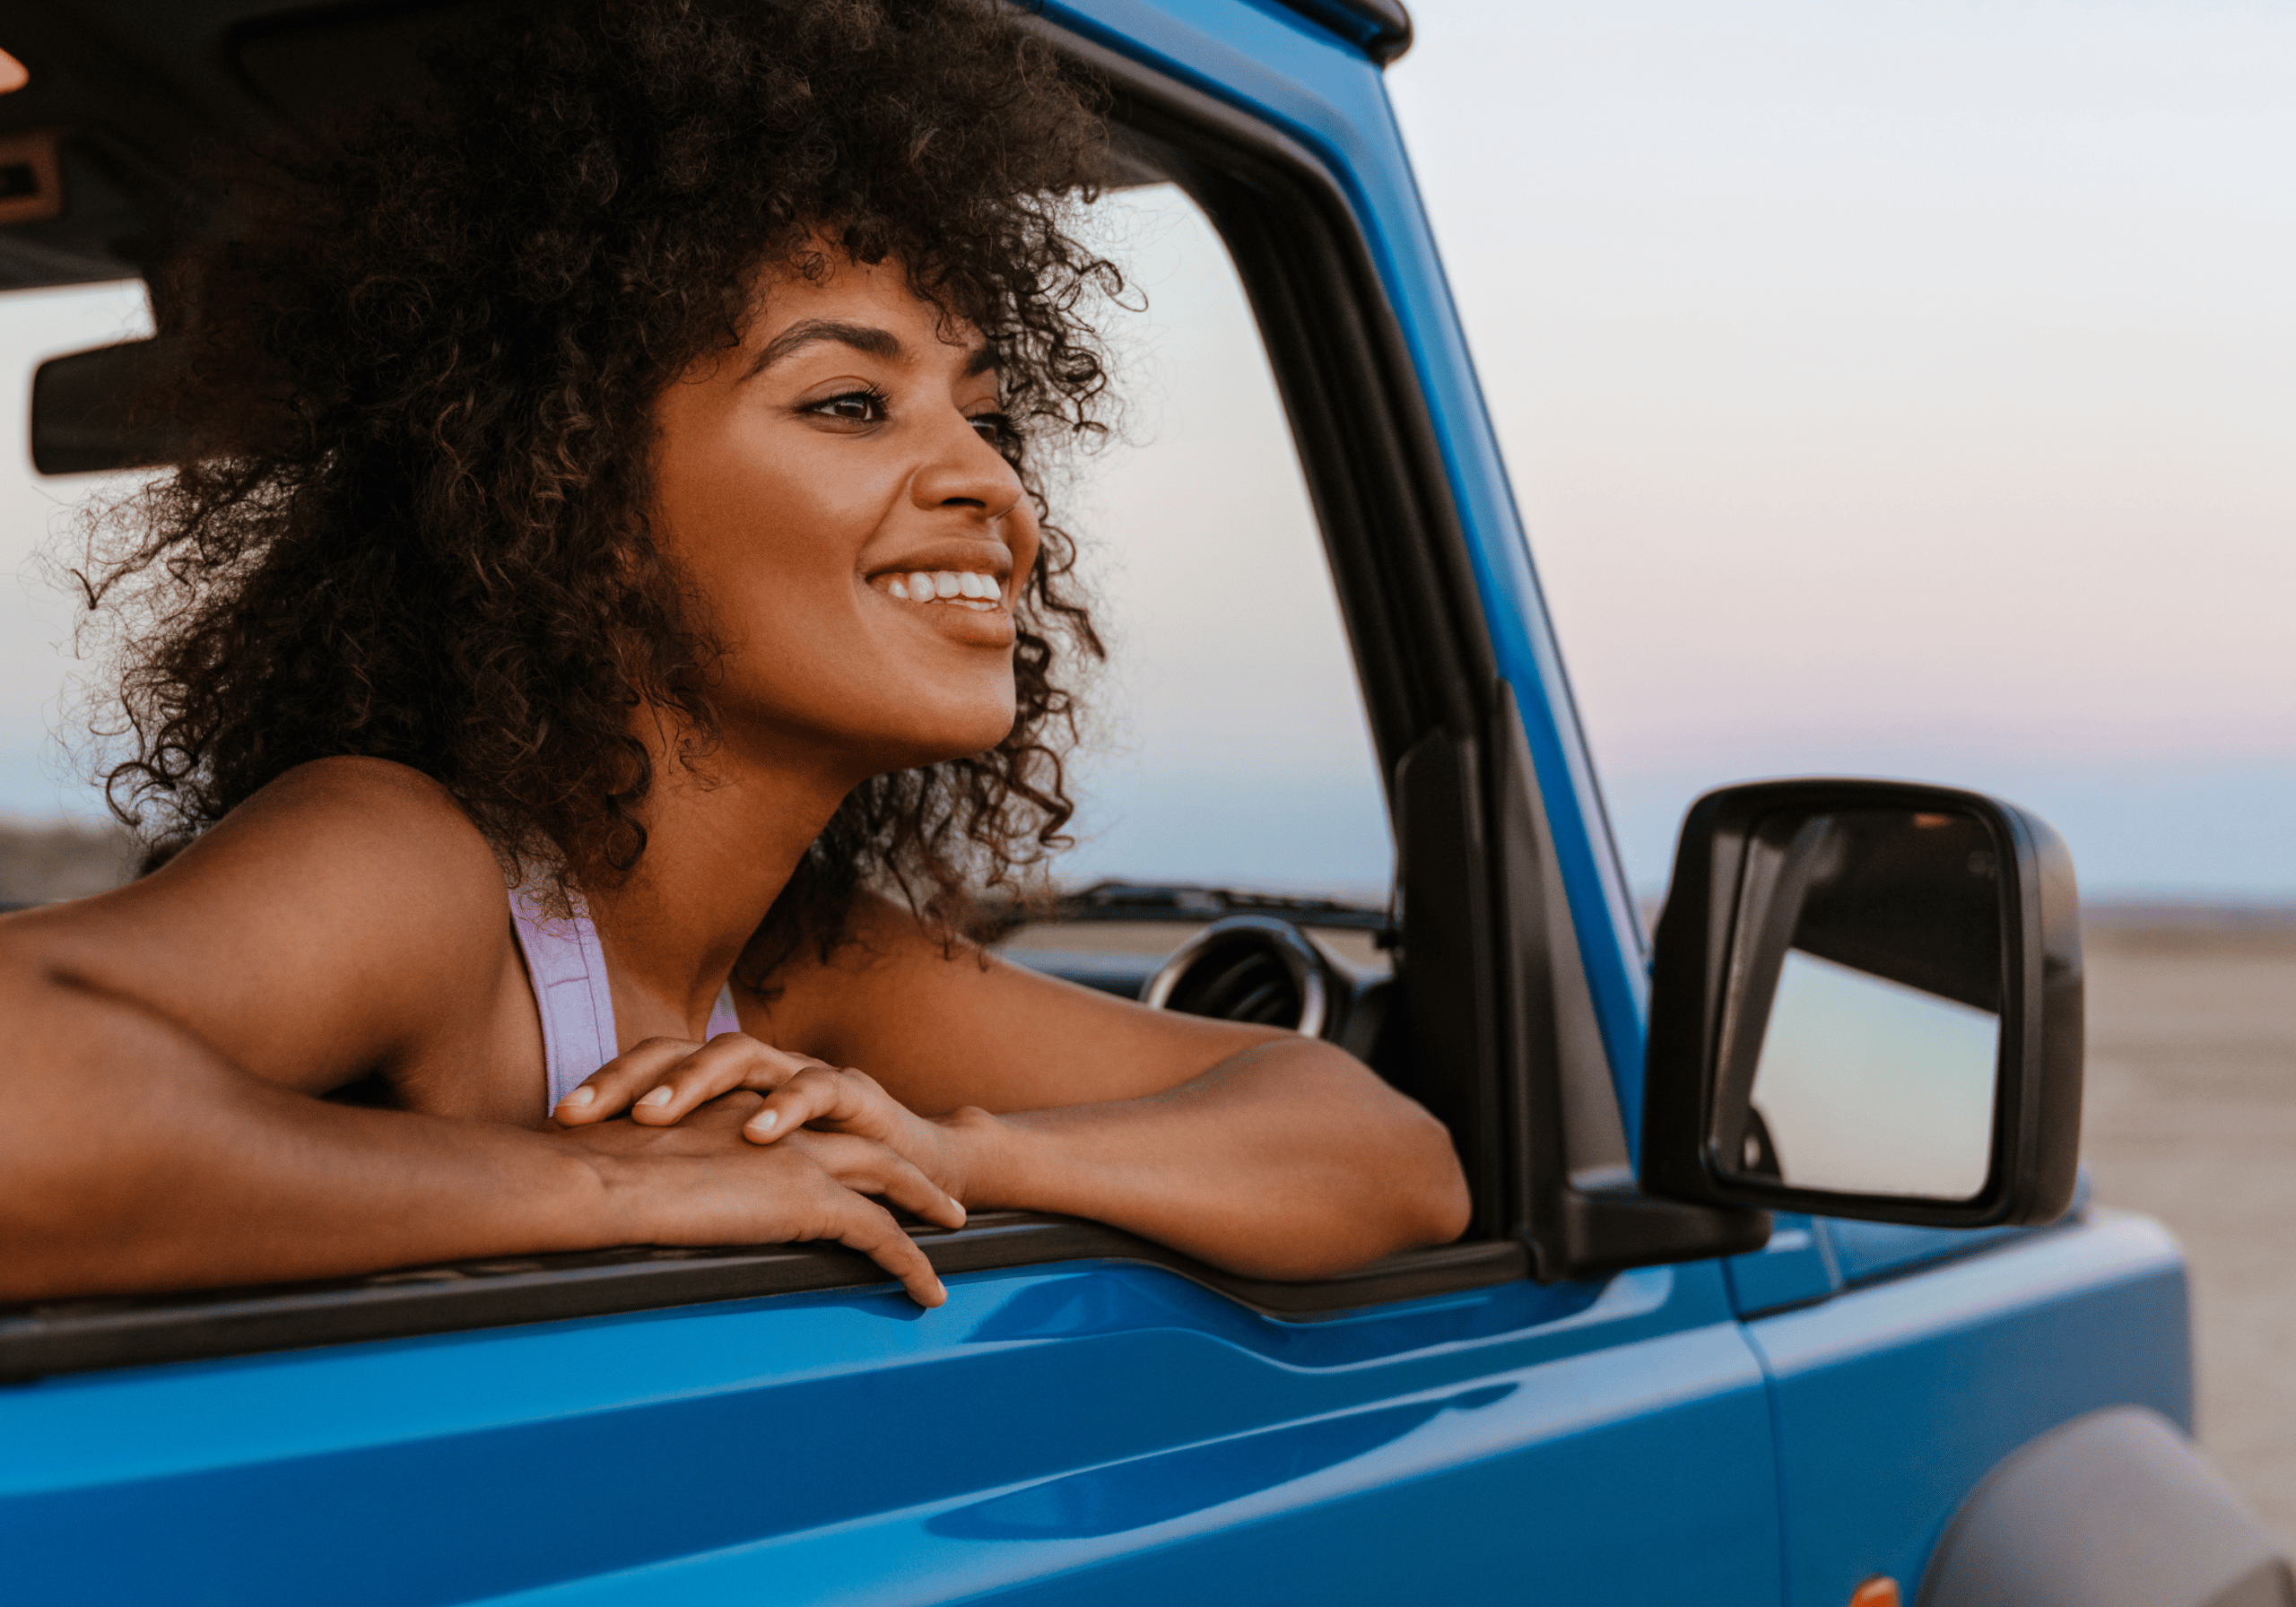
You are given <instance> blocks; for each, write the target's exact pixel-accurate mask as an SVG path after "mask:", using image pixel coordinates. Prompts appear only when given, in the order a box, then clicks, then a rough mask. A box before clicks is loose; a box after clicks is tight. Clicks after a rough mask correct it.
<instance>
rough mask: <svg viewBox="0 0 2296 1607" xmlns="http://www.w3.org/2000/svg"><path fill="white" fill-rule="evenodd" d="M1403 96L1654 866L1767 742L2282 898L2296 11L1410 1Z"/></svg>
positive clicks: (2291, 678) (1536, 545) (2285, 874)
mask: <svg viewBox="0 0 2296 1607" xmlns="http://www.w3.org/2000/svg"><path fill="white" fill-rule="evenodd" d="M1412 9H1413V14H1414V15H1415V16H1416V18H1417V20H1418V23H1419V42H1418V44H1417V45H1416V47H1415V48H1413V52H1412V53H1411V55H1409V56H1406V57H1405V59H1404V60H1403V61H1402V62H1401V63H1399V64H1397V65H1396V66H1395V67H1393V68H1391V69H1390V71H1389V74H1388V76H1389V83H1390V88H1391V92H1392V93H1393V95H1394V97H1395V99H1396V103H1397V106H1398V109H1399V113H1400V116H1401V118H1402V122H1403V126H1404V130H1405V136H1406V138H1407V140H1408V141H1409V143H1410V144H1411V147H1412V151H1413V159H1414V162H1415V165H1416V167H1417V170H1418V174H1419V179H1420V184H1421V187H1422V191H1423V192H1424V195H1425V196H1426V200H1427V204H1428V206H1429V208H1430V211H1431V213H1432V215H1433V218H1434V222H1435V228H1436V233H1437V237H1438V239H1439V242H1440V244H1441V247H1442V249H1443V252H1444V256H1445V259H1446V264H1447V266H1448V272H1449V274H1450V277H1451V282H1452V286H1453V289H1454V291H1455V292H1456V293H1457V297H1458V299H1459V301H1460V303H1461V305H1462V307H1463V309H1464V312H1465V320H1466V325H1467V330H1468V334H1469V337H1470V339H1471V341H1472V343H1473V345H1474V352H1475V356H1476V360H1477V363H1478V366H1479V369H1480V372H1481V376H1482V379H1483V387H1484V390H1485V393H1486V394H1487V395H1488V396H1489V398H1490V401H1491V404H1492V409H1493V412H1494V413H1495V415H1496V417H1497V420H1498V423H1499V430H1500V437H1501V439H1502V441H1503V443H1504V446H1505V449H1506V452H1507V455H1508V458H1509V468H1510V471H1511V473H1512V475H1513V478H1514V482H1515V490H1516V494H1517V497H1518V500H1519V502H1520V504H1521V507H1522V509H1523V513H1524V517H1525V519H1526V523H1527V524H1528V526H1529V527H1530V532H1531V542H1532V549H1533V552H1534V554H1535V559H1536V560H1537V563H1538V567H1539V571H1540V574H1541V577H1542V579H1543V581H1544V585H1545V586H1546V587H1547V590H1548V593H1549V598H1550V603H1551V604H1552V608H1553V610H1554V612H1555V614H1556V616H1557V620H1558V622H1559V628H1560V631H1561V639H1562V646H1563V649H1564V653H1565V656H1566V659H1567V662H1568V663H1569V665H1570V672H1571V674H1572V677H1573V680H1574V682H1575V683H1576V688H1577V691H1578V698H1579V701H1580V704H1581V707H1582V709H1583V712H1584V715H1585V717H1586V719H1587V725H1588V726H1589V728H1590V730H1591V732H1592V734H1593V738H1594V743H1595V750H1596V759H1597V761H1598V764H1599V765H1600V768H1601V769H1602V772H1603V775H1604V777H1605V785H1606V787H1607V789H1608V791H1609V794H1610V796H1611V800H1612V803H1613V813H1614V814H1615V816H1616V817H1617V819H1618V821H1619V825H1620V827H1621V836H1622V839H1623V841H1624V844H1625V848H1626V852H1627V858H1628V862H1629V865H1630V868H1631V872H1632V873H1633V875H1634V879H1635V880H1636V882H1638V884H1640V885H1642V886H1645V887H1653V886H1656V885H1657V884H1659V883H1661V882H1663V878H1664V874H1665V864H1666V861H1667V857H1668V856H1669V854H1670V852H1671V840H1670V838H1671V833H1672V830H1673V828H1674V823H1675V822H1676V821H1678V820H1679V817H1680V813H1681V811H1682V808H1683V806H1684V805H1685V804H1686V803H1688V801H1689V799H1690V798H1691V797H1692V795H1694V794H1695V792H1696V791H1698V790H1699V789H1700V788H1701V787H1702V786H1707V785H1710V784H1712V783H1715V782H1718V781H1722V780H1726V779H1731V778H1735V777H1743V776H1747V775H1754V774H1776V773H1803V772H1810V771H1824V770H1841V771H1848V772H1853V773H1864V774H1876V773H1894V774H1910V775H1917V776H1922V777H1929V778H1934V779H1937V780H1941V781H1948V782H1956V783H1961V784H1966V785H1971V786H1979V787H1981V788H1985V789H1987V790H1992V791H1997V792H2000V793H2002V794H2004V795H2007V796H2010V797H2012V798H2013V799H2015V800H2016V801H2018V802H2020V803H2025V804H2027V805H2028V806H2030V807H2032V808H2035V809H2037V810H2038V811H2039V812H2041V813H2042V814H2043V815H2044V816H2047V817H2048V818H2050V819H2051V820H2053V821H2055V823H2056V824H2057V826H2058V828H2059V829H2060V830H2062V831H2064V832H2065V834H2066V837H2067V838H2068V839H2069V840H2070V841H2071V842H2072V845H2073V847H2074V855H2075V858H2076V861H2077V862H2078V863H2079V864H2080V865H2081V867H2082V870H2083V874H2084V880H2085V881H2086V882H2087V884H2088V885H2089V886H2090V887H2091V888H2092V890H2104V891H2112V890H2120V891H2128V892H2135V891H2146V890H2150V891H2156V892H2215V893H2231V894H2239V893H2257V894H2275V895H2278V896H2281V897H2286V896H2289V895H2291V894H2296V624H2292V614H2296V95H2292V94H2291V93H2290V92H2289V85H2290V84H2291V83H2292V82H2296V7H2291V6H2289V5H2287V4H2284V3H2274V4H2238V3H2222V0H2174V3H2173V4H2169V3H2162V0H2141V3H2140V0H2022V3H2021V4H1999V3H1998V0H1987V3H1983V4H1980V3H1978V0H1859V3H1857V4H1839V0H1835V3H1830V4H1818V3H1816V0H1732V4H1728V5H1726V6H1718V5H1713V4H1693V3H1691V0H1605V3H1604V4H1600V5H1587V4H1556V3H1553V0H1419V3H1418V4H1414V5H1413V8H1412Z"/></svg>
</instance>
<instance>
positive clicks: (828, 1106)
mask: <svg viewBox="0 0 2296 1607" xmlns="http://www.w3.org/2000/svg"><path fill="white" fill-rule="evenodd" d="M809 1124H818V1125H821V1126H823V1127H829V1128H833V1129H835V1130H836V1131H838V1132H841V1133H857V1134H860V1135H861V1136H862V1137H864V1138H874V1139H878V1140H881V1141H882V1140H883V1139H886V1138H890V1137H891V1135H892V1131H893V1124H894V1111H893V1104H892V1097H891V1095H890V1094H888V1093H886V1092H885V1090H883V1089H882V1088H880V1087H879V1086H878V1085H877V1080H876V1079H875V1078H874V1077H872V1076H870V1075H869V1074H868V1073H865V1072H857V1071H855V1070H853V1069H852V1068H851V1067H849V1066H848V1067H846V1068H845V1069H844V1070H842V1071H840V1070H838V1069H836V1068H834V1067H831V1066H827V1065H823V1064H821V1063H820V1062H819V1061H815V1062H813V1063H812V1064H811V1065H809V1066H808V1067H807V1068H806V1069H805V1070H804V1071H801V1072H799V1073H797V1074H796V1076H794V1077H791V1078H790V1079H788V1081H785V1082H783V1083H782V1084H781V1085H780V1087H778V1089H776V1090H774V1091H772V1092H771V1093H769V1094H768V1095H766V1098H765V1104H764V1105H763V1106H762V1107H761V1108H760V1109H759V1110H758V1113H757V1114H756V1115H755V1116H752V1117H750V1119H749V1121H748V1122H747V1123H746V1124H745V1125H744V1126H743V1128H742V1136H744V1138H747V1139H749V1140H750V1141H752V1142H754V1143H761V1144H763V1143H771V1142H773V1141H774V1140H775V1139H777V1138H778V1137H780V1136H781V1135H782V1134H785V1133H794V1132H796V1130H797V1129H798V1128H800V1127H803V1126H805V1125H809Z"/></svg>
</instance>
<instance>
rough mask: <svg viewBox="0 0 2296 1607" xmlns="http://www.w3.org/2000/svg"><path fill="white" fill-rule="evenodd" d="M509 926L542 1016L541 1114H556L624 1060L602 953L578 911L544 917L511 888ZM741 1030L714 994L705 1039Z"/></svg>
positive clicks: (730, 998) (728, 995)
mask: <svg viewBox="0 0 2296 1607" xmlns="http://www.w3.org/2000/svg"><path fill="white" fill-rule="evenodd" d="M510 925H511V929H512V930H513V931H515V932H516V933H517V937H518V951H519V952H520V953H522V954H524V955H525V956H526V976H527V977H528V979H529V980H530V981H532V982H533V984H534V990H535V1010H536V1012H539V1014H540V1015H541V1017H542V1051H543V1060H544V1064H545V1065H546V1067H547V1068H548V1072H549V1078H550V1089H549V1094H548V1096H547V1098H548V1103H546V1104H545V1105H544V1107H543V1108H544V1110H545V1111H551V1110H555V1109H557V1108H558V1102H559V1101H560V1100H561V1099H564V1098H565V1097H566V1096H567V1095H568V1094H570V1093H572V1092H573V1091H574V1090H575V1089H576V1088H578V1087H579V1086H580V1085H581V1082H582V1081H583V1079H584V1078H586V1077H587V1076H588V1075H589V1074H590V1073H592V1072H595V1071H596V1070H597V1069H598V1068H599V1067H600V1066H602V1065H604V1064H605V1063H606V1062H607V1061H609V1060H612V1059H613V1057H614V1056H615V1055H618V1054H620V1053H621V1041H620V1039H619V1038H616V1037H615V1035H614V1028H613V989H612V988H611V987H610V986H608V985H607V981H606V957H605V951H604V950H603V949H601V948H599V947H598V929H597V927H596V926H595V925H592V924H591V922H590V917H589V916H587V915H585V914H583V913H582V912H581V911H580V910H576V911H575V912H574V913H573V914H572V915H571V916H567V917H565V918H563V919H560V918H557V917H554V916H547V915H544V913H543V911H542V910H541V908H538V907H537V906H536V905H535V902H534V900H533V899H529V898H527V897H526V894H524V893H522V892H520V891H519V890H517V889H516V888H512V889H511V890H510ZM740 1030H741V1021H740V1019H739V1018H738V1017H737V1016H736V1015H735V1013H734V990H733V987H732V986H731V985H730V984H729V985H727V986H726V987H723V988H721V989H719V990H718V1003H717V1004H716V1005H715V1006H714V1007H713V1008H712V1009H711V1010H710V1012H709V1037H711V1038H715V1037H717V1036H718V1034H719V1033H721V1032H738V1031H740Z"/></svg>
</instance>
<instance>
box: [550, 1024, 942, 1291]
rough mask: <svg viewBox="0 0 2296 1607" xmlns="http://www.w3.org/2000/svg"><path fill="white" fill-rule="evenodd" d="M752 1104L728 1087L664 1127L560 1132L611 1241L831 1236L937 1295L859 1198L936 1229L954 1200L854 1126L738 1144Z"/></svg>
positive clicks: (925, 1271) (898, 1236)
mask: <svg viewBox="0 0 2296 1607" xmlns="http://www.w3.org/2000/svg"><path fill="white" fill-rule="evenodd" d="M728 1036H732V1035H730V1034H729V1035H728ZM718 1041H720V1042H722V1041H724V1040H723V1039H720V1040H718ZM687 1047H688V1048H689V1050H691V1047H692V1046H691V1045H688V1046H687ZM757 1047H763V1046H762V1045H759V1046H757ZM635 1052H636V1051H632V1053H633V1054H634V1053H635ZM623 1058H624V1059H627V1058H628V1056H627V1055H625V1056H623ZM614 1064H619V1063H614ZM608 1069H611V1066H609V1068H608ZM600 1102H602V1101H593V1103H594V1104H596V1103H600ZM760 1103H761V1100H760V1099H759V1097H758V1096H757V1095H756V1094H754V1093H747V1092H735V1093H732V1094H727V1095H725V1096H722V1097H720V1098H718V1099H709V1100H707V1101H706V1102H704V1103H703V1104H702V1105H701V1106H700V1108H699V1109H691V1108H689V1109H688V1110H687V1111H685V1112H682V1114H686V1115H687V1116H688V1119H687V1120H685V1121H684V1122H683V1123H682V1124H680V1125H674V1126H670V1127H668V1128H667V1129H666V1130H665V1127H664V1125H663V1124H664V1123H665V1122H670V1121H674V1120H675V1118H674V1117H659V1118H657V1120H656V1122H655V1123H654V1124H653V1125H648V1126H639V1125H634V1124H632V1123H629V1122H605V1123H595V1122H594V1123H590V1124H587V1125H583V1126H581V1127H578V1128H576V1129H574V1130H573V1131H570V1132H569V1133H568V1134H566V1137H567V1140H568V1141H569V1142H571V1143H573V1144H574V1145H575V1146H576V1147H577V1148H578V1149H579V1150H580V1151H581V1152H582V1154H583V1158H584V1159H585V1160H589V1161H590V1162H591V1163H592V1165H593V1166H594V1167H596V1168H597V1171H598V1174H599V1176H600V1178H601V1179H602V1180H603V1181H604V1184H605V1185H606V1194H607V1205H608V1215H609V1218H610V1219H611V1220H613V1221H614V1223H615V1238H614V1242H616V1243H630V1244H664V1245H723V1244H784V1243H795V1242H797V1241H799V1240H804V1239H831V1240H835V1241H836V1242H837V1243H839V1244H841V1245H844V1246H846V1247H848V1248H850V1249H855V1250H858V1251H860V1252H861V1253H862V1254H863V1255H866V1256H868V1257H869V1259H870V1260H872V1261H874V1262H875V1263H876V1264H878V1265H879V1266H882V1267H883V1268H884V1269H885V1271H887V1272H888V1273H891V1274H892V1275H893V1276H894V1277H896V1278H898V1279H900V1281H901V1283H902V1285H903V1287H905V1288H906V1289H907V1290H909V1295H910V1298H912V1299H915V1300H916V1301H917V1303H918V1305H920V1306H938V1305H940V1304H941V1303H942V1301H944V1300H945V1299H947V1298H948V1295H947V1291H946V1290H944V1289H943V1288H942V1286H941V1280H940V1278H939V1277H938V1276H937V1275H936V1274H935V1273H934V1271H933V1266H932V1264H931V1263H930V1262H929V1261H927V1260H926V1256H925V1252H924V1251H923V1250H921V1249H919V1248H918V1245H917V1241H916V1240H914V1239H912V1238H909V1235H908V1233H907V1232H905V1231H904V1230H903V1229H902V1228H901V1226H900V1223H899V1222H897V1221H896V1220H893V1217H892V1214H891V1212H888V1211H887V1210H886V1209H885V1208H884V1207H883V1205H880V1204H878V1203H875V1201H874V1200H871V1199H865V1198H864V1197H863V1196H864V1195H875V1196H877V1197H878V1198H881V1199H883V1200H887V1201H890V1202H891V1203H893V1204H895V1205H898V1206H900V1207H901V1208H902V1209H903V1210H905V1211H909V1212H914V1213H915V1214H916V1215H918V1216H920V1217H923V1218H924V1219H925V1220H927V1221H931V1222H937V1223H939V1224H940V1225H941V1226H943V1227H944V1228H961V1227H962V1226H964V1220H965V1212H964V1207H963V1206H961V1205H960V1204H958V1203H957V1202H956V1201H955V1200H954V1199H953V1198H952V1197H951V1196H950V1194H948V1193H947V1192H946V1191H945V1190H944V1189H943V1188H941V1187H940V1186H938V1185H936V1184H935V1183H934V1182H933V1181H932V1179H930V1178H929V1177H926V1175H925V1174H924V1173H923V1172H921V1171H919V1170H918V1168H916V1167H915V1166H913V1165H911V1164H910V1163H909V1161H908V1160H903V1159H902V1158H901V1157H900V1155H898V1154H896V1153H894V1152H893V1151H892V1150H891V1148H889V1147H888V1146H886V1145H885V1144H883V1143H880V1142H876V1141H875V1140H874V1139H870V1138H865V1137H863V1136H860V1135H858V1134H848V1133H791V1135H790V1136H789V1137H788V1138H787V1139H786V1140H785V1142H780V1143H777V1144H773V1145H771V1146H770V1147H767V1148H762V1149H761V1148H759V1147H757V1146H756V1145H755V1144H753V1143H744V1142H741V1139H742V1138H744V1137H747V1136H749V1130H748V1127H747V1125H745V1124H746V1123H748V1122H750V1121H752V1120H753V1119H754V1118H755V1116H756V1115H757V1114H758V1106H759V1104H760ZM650 1108H657V1107H649V1109H650ZM911 1119H912V1120H914V1119H915V1118H913V1117H912V1118H911ZM795 1126H796V1124H795V1123H792V1122H787V1121H785V1122H784V1123H782V1124H780V1130H781V1131H783V1132H784V1133H790V1131H791V1129H793V1128H794V1127H795ZM737 1130H738V1133H739V1136H738V1137H737V1136H736V1133H737Z"/></svg>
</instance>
